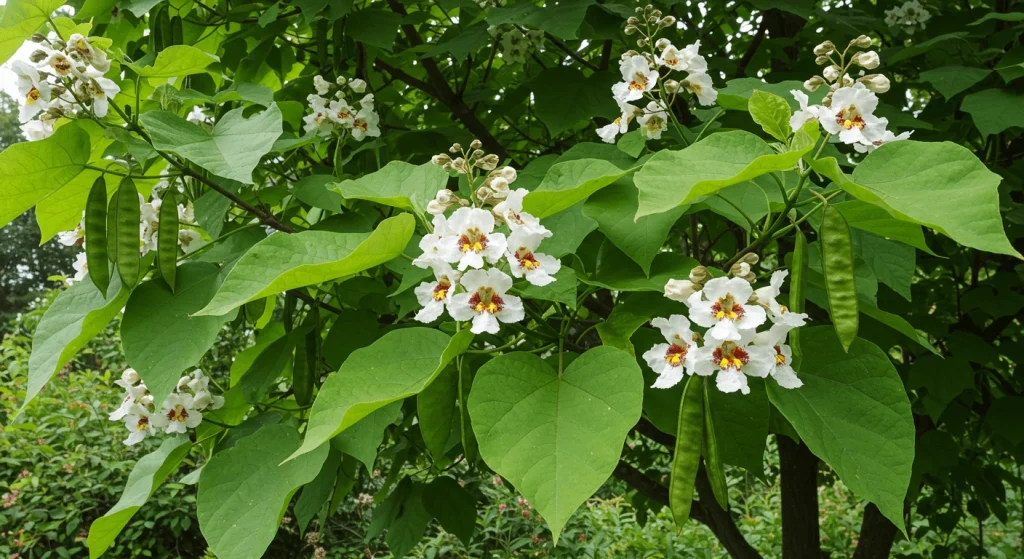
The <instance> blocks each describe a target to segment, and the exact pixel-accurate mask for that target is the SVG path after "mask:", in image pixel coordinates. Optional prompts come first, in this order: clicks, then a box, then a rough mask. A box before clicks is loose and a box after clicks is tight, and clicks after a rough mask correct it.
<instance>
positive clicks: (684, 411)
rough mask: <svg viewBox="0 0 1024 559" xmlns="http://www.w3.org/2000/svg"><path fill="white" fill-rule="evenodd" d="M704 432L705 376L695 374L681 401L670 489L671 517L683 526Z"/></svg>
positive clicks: (688, 515)
mask: <svg viewBox="0 0 1024 559" xmlns="http://www.w3.org/2000/svg"><path fill="white" fill-rule="evenodd" d="M703 435H704V377H700V376H696V375H694V376H691V377H690V378H689V379H688V380H687V382H686V388H684V389H683V399H682V401H680V403H679V424H678V428H677V429H676V448H675V454H674V455H673V457H672V477H671V478H670V481H669V490H668V492H669V506H670V508H671V509H672V517H673V518H675V521H676V524H678V525H680V526H681V525H683V524H684V523H686V521H687V520H688V519H689V518H690V506H691V505H692V504H693V486H694V483H696V481H697V469H698V468H699V467H700V451H701V445H702V441H703V438H704V437H703Z"/></svg>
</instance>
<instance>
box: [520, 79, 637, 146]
mask: <svg viewBox="0 0 1024 559" xmlns="http://www.w3.org/2000/svg"><path fill="white" fill-rule="evenodd" d="M618 77H619V76H618V75H612V74H611V73H610V72H595V73H592V74H591V75H589V76H585V75H584V74H583V72H582V71H580V70H579V69H577V68H575V67H573V66H553V67H551V68H547V69H544V70H541V72H540V73H539V74H537V77H535V78H534V79H533V80H532V81H531V82H530V83H529V85H530V86H531V87H532V89H533V96H534V110H535V111H536V113H537V118H538V119H540V121H541V122H543V123H544V124H545V126H547V128H548V132H549V133H550V134H551V136H552V137H556V136H558V135H559V134H561V133H563V132H565V131H566V130H570V129H572V128H573V127H574V126H575V125H576V124H578V123H580V122H583V121H590V119H591V118H593V117H595V116H598V117H606V118H610V119H611V118H615V117H617V116H618V109H617V108H616V107H615V103H610V102H609V101H608V90H609V89H610V88H611V86H612V84H614V83H615V81H616V79H617V78H618ZM552 84H558V87H551V85H552ZM641 145H643V144H642V143H641ZM634 157H635V156H634Z"/></svg>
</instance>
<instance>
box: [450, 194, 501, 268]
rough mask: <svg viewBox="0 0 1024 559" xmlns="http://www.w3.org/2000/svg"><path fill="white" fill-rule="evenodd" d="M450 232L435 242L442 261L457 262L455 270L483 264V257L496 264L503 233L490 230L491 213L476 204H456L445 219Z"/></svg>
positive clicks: (491, 227)
mask: <svg viewBox="0 0 1024 559" xmlns="http://www.w3.org/2000/svg"><path fill="white" fill-rule="evenodd" d="M448 226H449V227H450V228H451V231H452V234H451V235H449V236H447V237H445V238H444V239H443V240H442V241H441V244H440V246H439V249H440V255H441V258H443V259H444V260H445V262H458V263H459V266H458V267H459V270H460V271H462V270H465V269H466V268H483V266H484V259H487V261H489V262H490V263H491V264H496V263H497V262H498V260H500V259H501V256H502V255H503V254H504V253H505V248H506V247H507V242H506V240H505V235H503V234H501V233H494V232H493V231H494V215H492V214H491V212H489V211H487V210H482V209H480V208H459V209H457V210H455V212H454V213H452V217H451V218H450V219H449V220H448Z"/></svg>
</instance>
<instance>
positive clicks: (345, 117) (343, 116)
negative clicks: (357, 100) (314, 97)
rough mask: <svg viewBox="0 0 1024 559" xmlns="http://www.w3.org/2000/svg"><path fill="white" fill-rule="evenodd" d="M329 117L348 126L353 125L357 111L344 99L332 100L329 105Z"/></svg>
mask: <svg viewBox="0 0 1024 559" xmlns="http://www.w3.org/2000/svg"><path fill="white" fill-rule="evenodd" d="M327 118H329V119H330V120H331V121H333V122H335V123H337V124H340V125H342V126H344V127H346V128H348V127H351V126H352V124H353V123H354V122H355V120H356V111H355V109H353V108H352V105H349V104H348V102H346V101H345V100H344V99H338V100H335V101H331V103H330V105H329V106H328V111H327Z"/></svg>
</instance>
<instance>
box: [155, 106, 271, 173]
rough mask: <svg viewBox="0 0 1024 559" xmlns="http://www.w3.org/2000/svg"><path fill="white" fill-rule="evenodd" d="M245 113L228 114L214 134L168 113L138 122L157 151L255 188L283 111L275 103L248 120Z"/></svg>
mask: <svg viewBox="0 0 1024 559" xmlns="http://www.w3.org/2000/svg"><path fill="white" fill-rule="evenodd" d="M242 111H243V109H241V108H239V109H234V110H231V111H228V112H227V113H225V114H224V116H222V117H220V119H218V120H217V124H216V125H214V127H213V131H207V130H206V129H205V128H202V127H200V126H197V125H195V124H192V123H191V122H188V121H186V120H185V119H183V118H181V117H180V116H178V115H176V114H174V113H171V112H168V111H149V112H146V113H143V114H142V115H141V116H140V117H139V121H140V122H141V123H142V125H143V126H144V127H145V128H146V130H147V131H148V132H149V134H150V137H151V138H152V140H153V147H155V148H156V149H158V150H163V151H171V152H174V153H176V154H178V155H180V156H182V157H184V158H185V159H188V160H189V161H191V162H193V163H195V164H196V165H199V166H200V167H202V168H204V169H206V170H207V171H209V172H211V173H213V174H215V175H218V176H221V177H224V178H226V179H233V180H236V181H238V182H241V183H245V184H252V182H253V181H252V171H253V169H255V168H256V166H257V165H259V162H260V159H262V158H263V156H264V155H266V154H267V153H269V152H270V150H271V149H272V148H273V147H274V141H275V140H277V138H278V137H279V136H280V135H281V110H280V109H278V108H277V104H276V103H275V104H272V105H271V106H270V107H269V108H267V110H265V111H263V112H260V113H256V114H254V115H252V116H251V117H250V118H248V119H246V118H243V117H242Z"/></svg>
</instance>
